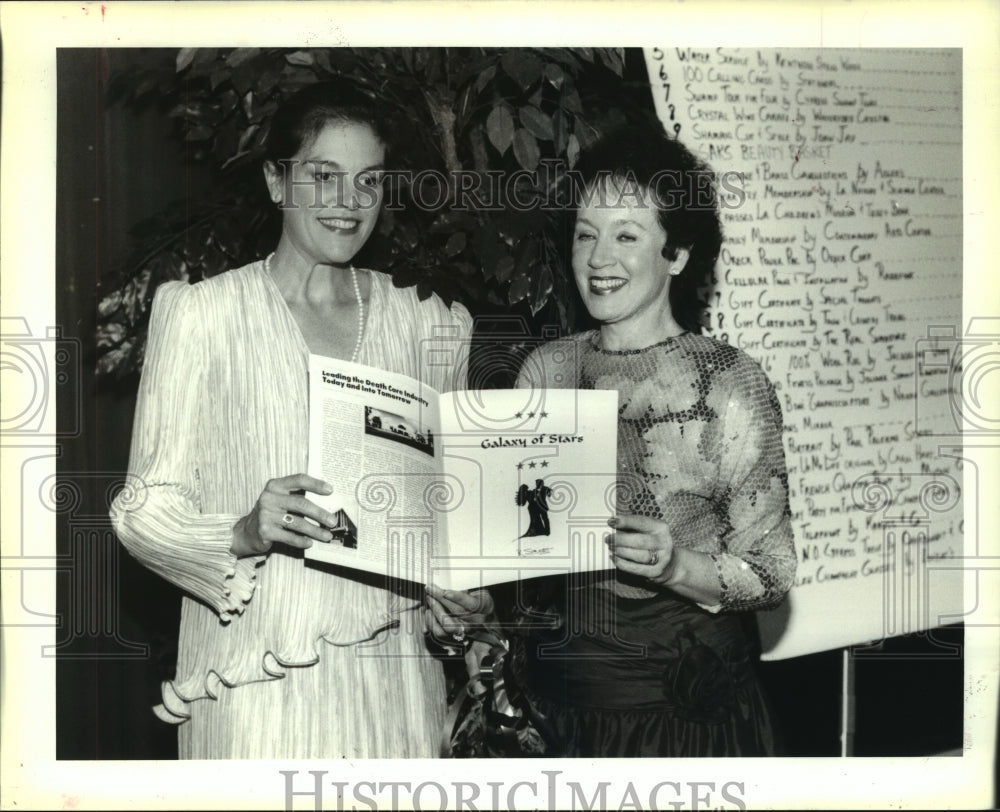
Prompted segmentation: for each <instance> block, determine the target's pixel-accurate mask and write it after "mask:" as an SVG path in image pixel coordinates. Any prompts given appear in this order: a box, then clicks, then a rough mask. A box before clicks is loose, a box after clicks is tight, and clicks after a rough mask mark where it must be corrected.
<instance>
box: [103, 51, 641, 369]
mask: <svg viewBox="0 0 1000 812" xmlns="http://www.w3.org/2000/svg"><path fill="white" fill-rule="evenodd" d="M166 56H167V59H165V60H164V62H163V64H162V65H161V66H159V67H157V68H152V69H144V70H129V71H123V72H120V73H119V74H118V75H116V76H113V77H112V79H111V82H110V86H109V101H111V102H122V103H125V104H128V105H142V104H146V103H151V102H156V103H159V104H160V105H161V106H163V108H164V109H165V111H166V114H167V117H168V118H169V119H170V120H171V121H172V122H174V126H173V131H172V132H173V134H174V135H175V136H176V138H177V139H178V142H179V143H182V144H183V145H184V146H185V148H186V150H187V151H188V153H189V154H190V155H191V157H192V159H193V160H195V161H199V162H203V163H205V164H206V165H208V166H209V167H211V168H212V172H213V184H212V191H211V192H210V193H209V194H208V195H207V196H206V197H205V198H204V199H202V200H199V201H195V202H194V203H192V201H189V200H188V201H182V202H179V203H176V204H174V205H173V206H170V207H168V208H166V209H165V210H164V211H163V212H162V213H160V214H159V215H157V216H156V217H154V218H152V219H150V220H147V221H145V222H143V223H140V224H139V225H138V226H137V227H136V228H135V231H134V236H135V238H136V250H135V252H134V253H133V255H132V256H131V257H130V258H129V260H128V261H127V262H126V264H125V267H124V269H123V271H122V273H121V275H120V278H119V279H118V280H116V281H115V283H114V284H113V285H111V286H108V287H106V288H105V289H103V290H102V291H101V298H100V301H99V305H98V315H99V324H98V336H97V341H98V352H99V360H98V367H97V371H98V374H99V375H102V376H112V375H113V376H115V377H118V378H121V377H123V376H126V375H129V374H130V373H133V372H135V371H136V370H138V369H139V367H140V366H141V363H142V352H143V347H144V343H145V331H146V326H147V322H148V317H149V308H150V303H151V301H152V297H153V294H154V292H155V290H156V287H157V286H158V285H159V284H160V283H162V282H163V281H166V280H170V279H183V280H188V281H191V282H195V281H198V280H199V279H202V278H207V277H211V276H213V275H215V274H218V273H221V272H223V271H225V270H226V269H228V268H232V267H237V266H239V265H242V264H245V263H247V262H250V261H252V260H254V259H257V258H259V257H261V256H263V255H265V254H266V253H267V252H268V251H270V250H272V249H273V247H274V246H275V245H276V244H277V240H278V237H279V235H280V227H281V223H280V217H279V214H278V212H277V211H276V210H275V207H274V206H273V205H272V204H271V203H270V201H269V199H268V198H267V196H266V194H265V190H264V185H263V182H262V180H261V172H260V165H261V161H262V149H263V145H264V143H265V139H266V137H267V132H268V127H269V124H270V120H271V116H272V115H273V114H274V112H275V111H276V110H277V108H278V106H279V104H280V103H281V101H282V100H283V99H285V98H286V97H287V96H289V95H290V94H291V93H293V92H294V91H296V90H298V89H299V88H301V87H303V86H304V85H307V84H309V83H312V82H315V81H318V80H322V79H326V78H330V77H334V76H347V77H350V78H351V79H352V80H353V81H355V82H356V83H357V84H358V85H359V86H360V87H362V88H363V89H365V90H366V91H368V92H370V93H371V94H373V95H375V96H377V97H379V98H380V99H381V100H383V101H384V102H385V103H386V104H387V105H388V106H389V107H390V108H391V109H392V110H394V112H395V114H396V115H397V116H398V118H399V120H400V122H402V123H403V126H404V127H405V133H404V134H403V135H405V139H406V149H405V155H404V156H403V157H404V162H403V166H404V167H405V168H408V169H410V170H411V175H412V176H413V177H420V175H419V173H420V172H421V171H422V170H434V172H435V175H434V177H435V178H441V179H443V184H444V186H443V188H438V189H431V190H430V192H429V191H428V189H427V188H425V187H419V186H415V185H406V186H405V188H403V189H401V190H400V197H399V200H400V201H401V204H402V205H400V206H398V207H395V206H393V207H387V208H386V209H385V210H384V211H383V215H382V217H381V218H380V224H379V228H378V231H377V234H376V235H374V236H373V238H372V239H371V240H370V242H369V245H368V246H366V248H365V250H364V252H363V255H362V256H361V257H359V258H358V261H359V263H362V262H363V263H364V264H365V265H366V266H367V267H372V268H378V269H380V270H384V271H386V272H388V273H390V274H391V275H392V276H393V279H394V282H395V284H397V285H399V286H408V285H416V286H417V288H418V292H419V294H420V295H421V296H422V297H425V296H427V295H429V294H430V293H431V292H432V291H433V292H434V293H437V294H438V295H439V296H441V297H442V298H443V299H444V300H445V301H446V302H450V301H452V300H455V299H457V300H459V301H461V302H463V303H464V304H466V305H467V306H468V307H469V308H470V310H471V311H472V312H473V313H474V314H476V313H484V312H498V311H509V310H511V309H513V312H521V313H525V314H528V315H530V316H536V315H538V314H539V313H540V312H541V311H542V310H543V308H545V309H546V310H547V311H548V310H550V309H551V310H552V312H553V313H554V314H555V316H556V318H557V319H558V321H559V323H560V326H561V327H562V328H563V329H570V328H572V327H573V326H574V322H575V316H576V314H575V311H574V306H573V302H574V297H573V291H572V287H571V284H570V282H569V279H568V277H567V275H566V274H565V273H563V271H562V264H563V263H562V260H561V258H560V250H559V248H560V246H559V240H558V239H557V237H556V232H555V231H554V230H553V229H552V228H551V227H550V226H551V222H550V219H551V218H550V217H549V214H550V212H547V211H545V208H546V207H545V206H543V205H540V204H541V203H542V202H543V201H545V200H546V199H547V198H546V195H548V194H549V192H550V191H551V189H552V186H553V184H554V183H556V182H557V179H558V176H559V174H560V173H561V172H562V171H564V170H565V169H566V168H568V167H571V166H572V165H573V163H574V161H575V160H576V156H577V155H578V153H579V151H580V149H581V148H584V147H586V146H587V145H588V144H590V143H591V142H592V141H593V140H594V138H595V137H596V136H597V135H598V133H599V132H600V131H601V130H602V129H604V128H605V127H608V126H610V125H616V124H621V123H623V122H627V121H629V120H632V119H634V118H636V117H646V118H648V117H650V116H652V115H653V113H652V103H651V98H650V93H649V84H648V80H647V78H646V74H645V68H644V66H643V62H642V58H641V55H639V54H636V53H631V52H626V51H625V50H624V49H618V48H537V49H535V48H457V49H455V48H306V49H291V48H236V49H223V48H183V49H180V50H178V51H176V52H170V53H169V54H166ZM463 172H464V173H465V174H464V175H463V174H462V173H463ZM424 177H427V178H430V177H431V175H430V174H429V173H425V175H424ZM472 186H474V187H475V189H474V190H473V189H471V188H470V187H472ZM532 200H534V201H535V202H534V204H532V203H531V201H532ZM431 204H433V205H431Z"/></svg>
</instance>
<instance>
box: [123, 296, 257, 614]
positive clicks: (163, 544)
mask: <svg viewBox="0 0 1000 812" xmlns="http://www.w3.org/2000/svg"><path fill="white" fill-rule="evenodd" d="M197 296H198V291H196V290H195V289H194V286H191V285H187V284H185V283H182V282H168V283H165V284H164V285H162V286H161V287H160V289H159V290H157V293H156V298H155V300H154V303H153V311H152V316H151V319H150V325H149V338H148V342H147V350H146V361H145V364H144V368H143V373H142V380H141V382H140V385H139V395H138V401H137V403H136V416H135V426H134V428H133V432H132V448H131V455H130V459H129V483H128V485H127V487H126V488H125V489H123V490H122V492H121V493H120V494H119V495H118V496H117V497H116V499H115V501H114V503H113V504H112V506H111V521H112V524H113V525H114V527H115V530H116V532H117V534H118V538H119V540H120V541H121V542H122V544H123V545H124V546H125V548H126V549H127V550H128V551H129V552H130V553H131V554H132V555H133V556H134V557H135V558H136V559H138V560H139V561H140V562H141V563H142V564H144V565H145V566H146V567H148V568H149V569H151V570H152V571H153V572H155V573H157V574H158V575H160V576H162V577H163V578H165V579H166V580H168V581H170V582H171V583H173V584H175V585H177V586H178V587H180V588H181V589H183V590H184V591H185V592H187V593H189V594H191V595H193V596H194V597H196V598H198V599H200V600H202V601H204V602H205V603H206V604H208V605H209V606H211V607H212V608H213V609H214V610H215V611H216V612H218V613H219V615H220V617H221V619H222V620H223V622H227V621H228V620H229V619H230V618H231V616H232V615H233V614H236V613H240V612H242V611H243V607H244V604H245V603H246V602H247V601H249V600H250V597H251V595H252V593H253V589H254V584H255V567H256V565H257V563H259V561H260V560H262V558H263V556H254V557H249V558H244V559H237V558H236V556H235V555H233V554H232V553H231V552H230V546H231V545H232V537H233V525H234V524H235V523H236V522H237V520H238V519H239V518H240V517H239V516H236V515H221V514H204V513H202V512H201V505H200V495H199V487H198V466H197V461H196V455H195V450H196V446H197V442H198V441H197V437H198V434H197V426H198V421H199V419H200V416H199V408H200V407H199V404H200V403H201V401H202V399H203V398H205V397H209V396H210V388H211V382H209V381H206V380H205V376H204V374H203V372H204V364H203V362H202V361H203V354H204V352H205V351H206V349H207V345H206V342H208V341H209V339H208V337H207V336H205V335H204V326H205V323H204V322H205V318H206V314H204V313H201V312H200V310H199V308H198V307H197Z"/></svg>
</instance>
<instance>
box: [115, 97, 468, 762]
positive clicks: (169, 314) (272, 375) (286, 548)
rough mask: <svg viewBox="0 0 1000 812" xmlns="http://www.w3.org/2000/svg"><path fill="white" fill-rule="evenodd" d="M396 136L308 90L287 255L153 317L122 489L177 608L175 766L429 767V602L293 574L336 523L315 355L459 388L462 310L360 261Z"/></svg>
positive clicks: (282, 154)
mask: <svg viewBox="0 0 1000 812" xmlns="http://www.w3.org/2000/svg"><path fill="white" fill-rule="evenodd" d="M390 132H391V128H390V127H389V125H387V124H386V121H385V118H384V116H383V115H382V113H381V110H380V108H379V106H378V105H377V104H376V103H375V102H374V101H373V100H372V99H371V98H369V97H368V96H367V95H365V94H364V93H362V92H361V91H359V90H358V89H356V88H354V87H353V86H352V85H351V84H349V83H347V82H341V81H338V82H329V83H320V84H316V85H312V86H310V87H308V88H306V89H305V90H302V91H299V92H298V93H297V94H296V95H294V96H293V97H292V98H291V99H289V100H288V101H287V103H286V104H285V105H284V107H283V108H282V109H280V110H279V111H278V113H277V114H276V115H275V118H274V121H273V122H272V125H271V133H270V139H269V151H268V159H267V161H266V162H265V165H264V179H265V181H266V183H267V188H268V191H269V193H270V195H271V199H272V201H273V202H275V203H276V204H279V205H280V206H281V211H282V220H283V230H282V234H281V238H280V240H279V242H278V246H277V248H276V249H275V251H274V253H273V254H272V255H270V256H269V257H268V258H267V259H266V260H264V261H262V262H261V261H258V262H253V263H251V264H249V265H246V266H244V267H242V268H238V269H235V270H231V271H228V272H226V273H223V274H220V275H218V276H215V277H212V278H211V279H208V280H206V281H203V282H200V283H198V284H196V285H187V284H185V283H182V282H168V283H165V284H163V285H161V287H160V288H159V289H158V291H157V295H156V299H155V300H154V307H153V312H152V318H151V322H150V328H149V343H148V349H147V357H146V361H145V365H144V369H143V375H142V381H141V384H140V389H139V400H138V404H137V407H136V421H135V426H134V433H133V439H132V451H131V459H130V464H129V471H130V484H131V486H130V487H129V488H126V489H125V490H124V491H123V492H122V494H121V495H119V497H118V498H117V499H116V500H115V502H114V504H113V506H112V512H111V516H112V521H113V522H114V525H115V529H116V531H117V533H118V536H119V538H120V539H121V541H122V543H123V545H124V546H125V547H126V548H127V549H128V550H129V552H130V553H132V555H134V556H135V557H136V558H137V559H138V560H139V561H140V562H142V563H143V564H145V565H146V566H147V567H149V568H150V569H151V570H152V571H153V572H155V573H157V574H159V575H161V576H162V577H164V578H166V579H167V580H168V581H170V582H172V583H174V584H175V585H177V586H179V587H180V588H181V589H182V590H183V591H184V593H185V598H184V605H183V610H182V617H181V629H180V641H179V651H178V663H177V673H176V675H175V677H174V679H173V680H171V681H169V682H165V683H164V684H163V690H162V699H163V702H162V704H161V705H159V706H157V708H156V709H155V712H156V714H157V716H159V717H160V718H161V719H162V720H164V721H167V722H171V723H174V724H177V725H179V726H180V728H179V735H178V740H179V752H180V756H181V757H182V758H330V757H336V758H339V757H352V758H405V757H430V756H435V755H437V753H438V744H439V742H438V737H439V732H440V728H441V724H442V719H443V714H444V710H445V688H444V678H443V672H442V668H441V664H440V662H439V661H438V660H436V659H435V658H434V657H432V656H431V652H429V651H428V649H427V646H426V643H425V639H424V636H423V635H422V634H421V626H420V619H419V614H418V612H417V611H416V610H417V609H418V608H419V606H420V598H421V597H422V596H420V595H411V594H409V593H404V592H402V591H401V590H402V589H403V587H401V586H399V585H398V584H392V583H388V582H387V583H375V582H370V581H366V580H365V581H363V580H359V579H357V578H355V577H352V576H351V575H350V574H349V573H347V572H344V573H334V572H330V571H325V570H320V569H317V568H313V567H311V566H308V565H307V564H306V563H305V562H304V561H303V560H302V548H305V547H309V546H310V545H311V544H312V543H313V541H314V540H322V541H328V540H330V538H331V533H330V530H329V529H328V528H330V527H333V526H335V525H336V524H337V518H336V516H334V515H331V514H328V513H327V512H326V511H324V510H322V509H320V508H319V507H318V506H317V505H316V504H315V503H313V502H312V501H311V500H310V499H309V495H310V494H328V493H330V491H331V488H330V486H329V485H328V484H327V483H325V482H321V481H319V480H316V479H314V478H312V477H310V476H307V475H305V474H304V473H302V472H304V471H305V470H306V463H307V459H306V458H307V446H308V436H307V434H308V425H309V420H308V413H307V403H308V397H307V386H308V375H307V369H308V357H309V353H310V352H314V353H321V354H324V355H327V356H334V357H338V358H351V359H353V360H356V361H358V362H359V363H363V364H367V365H370V366H374V367H379V368H381V369H385V370H388V371H392V372H396V373H400V374H404V375H408V376H410V377H414V378H418V379H420V380H422V381H423V382H424V383H426V384H428V385H429V386H431V387H432V388H434V389H437V390H439V391H445V390H449V389H453V388H461V387H464V385H465V377H466V360H465V359H466V354H467V353H466V350H467V343H468V337H469V333H470V328H471V322H470V318H469V315H468V313H467V311H466V310H465V309H464V308H463V307H462V306H461V305H458V304H455V305H453V306H452V307H451V308H447V307H446V306H445V305H444V304H443V303H442V302H441V300H440V299H438V298H437V297H434V296H432V297H430V298H427V299H424V300H420V299H419V298H418V297H417V294H416V292H415V290H414V289H413V288H396V287H395V286H394V285H393V284H392V281H391V280H390V279H389V278H388V277H387V276H385V275H384V274H381V273H377V272H375V271H367V270H361V269H356V268H355V267H354V265H353V264H352V261H353V259H354V257H355V255H356V254H357V252H358V251H359V250H360V249H361V248H362V246H364V244H365V242H366V240H367V239H368V237H369V236H370V235H371V233H372V231H373V229H374V227H375V224H376V222H377V219H378V215H379V208H380V203H381V190H380V186H379V173H380V172H381V170H382V169H383V167H384V165H385V163H386V161H387V160H388V159H389V156H390V155H391V150H390V149H389V145H390V143H391V142H390V139H389V133H390ZM441 327H445V328H451V329H446V330H445V333H447V334H448V336H449V337H448V338H445V339H442V338H440V336H441V335H442V333H441V332H440V329H441ZM442 353H443V354H442ZM445 357H447V358H449V359H451V363H450V364H442V363H441V360H440V359H442V358H445ZM430 359H436V361H435V362H434V363H431V361H430ZM310 520H311V521H310ZM362 645H364V646H365V648H366V652H367V654H368V656H359V655H358V649H359V647H360V646H362Z"/></svg>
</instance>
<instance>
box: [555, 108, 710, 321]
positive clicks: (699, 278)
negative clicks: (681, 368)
mask: <svg viewBox="0 0 1000 812" xmlns="http://www.w3.org/2000/svg"><path fill="white" fill-rule="evenodd" d="M574 170H575V171H574V173H572V174H573V175H575V176H576V177H575V182H574V186H575V187H576V188H575V192H574V194H575V199H574V200H573V203H574V207H575V206H576V205H578V204H579V200H580V197H579V194H580V193H581V192H582V191H587V192H589V193H591V194H592V193H594V192H595V191H597V190H599V187H601V186H603V185H604V184H605V183H606V182H607V181H611V182H612V185H613V186H615V187H622V186H627V185H628V184H630V183H635V184H637V185H638V187H639V188H641V189H644V190H646V191H647V192H648V193H649V197H650V199H651V200H652V202H653V203H654V205H656V208H657V217H658V219H659V222H660V225H661V226H662V227H663V230H664V231H665V232H666V233H667V242H666V244H665V245H664V246H663V256H664V257H665V258H666V259H675V258H676V256H677V249H678V248H685V249H687V250H688V252H689V257H688V261H687V265H685V267H684V270H683V271H682V272H681V273H680V274H679V275H678V276H676V277H674V278H673V279H672V280H671V282H670V311H671V314H672V315H673V317H674V321H676V322H677V323H678V324H679V325H681V326H682V327H683V328H684V329H685V330H689V331H691V332H693V333H700V332H701V312H702V310H703V309H704V308H705V303H704V301H703V300H702V297H701V296H700V295H699V293H700V290H699V289H701V288H705V287H707V286H709V284H710V281H711V278H712V273H713V270H714V268H715V262H716V260H717V259H718V258H719V252H720V251H721V250H722V222H721V220H720V217H719V205H718V197H717V195H716V192H715V176H714V173H713V172H712V169H711V168H710V167H709V166H708V164H706V163H705V162H704V161H702V160H701V159H699V158H698V157H697V156H695V155H694V154H693V153H692V152H691V150H689V149H688V148H687V147H686V146H684V144H682V143H681V142H680V141H678V140H677V139H675V138H671V137H669V136H668V135H667V134H666V133H665V132H664V131H663V129H662V126H659V125H658V124H654V125H645V124H633V125H630V126H628V127H622V128H620V129H616V130H613V131H610V132H608V133H606V134H605V135H604V136H602V137H601V138H600V139H599V140H598V141H597V142H595V143H594V144H593V145H592V146H591V147H589V148H588V149H586V150H584V151H583V152H582V153H581V154H580V159H579V161H578V162H577V164H576V166H575V167H574Z"/></svg>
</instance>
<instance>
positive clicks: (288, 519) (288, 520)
mask: <svg viewBox="0 0 1000 812" xmlns="http://www.w3.org/2000/svg"><path fill="white" fill-rule="evenodd" d="M281 521H283V522H284V523H285V524H291V523H292V522H294V521H295V517H294V516H293V515H292V514H291V513H286V514H285V515H284V516H282V517H281Z"/></svg>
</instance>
